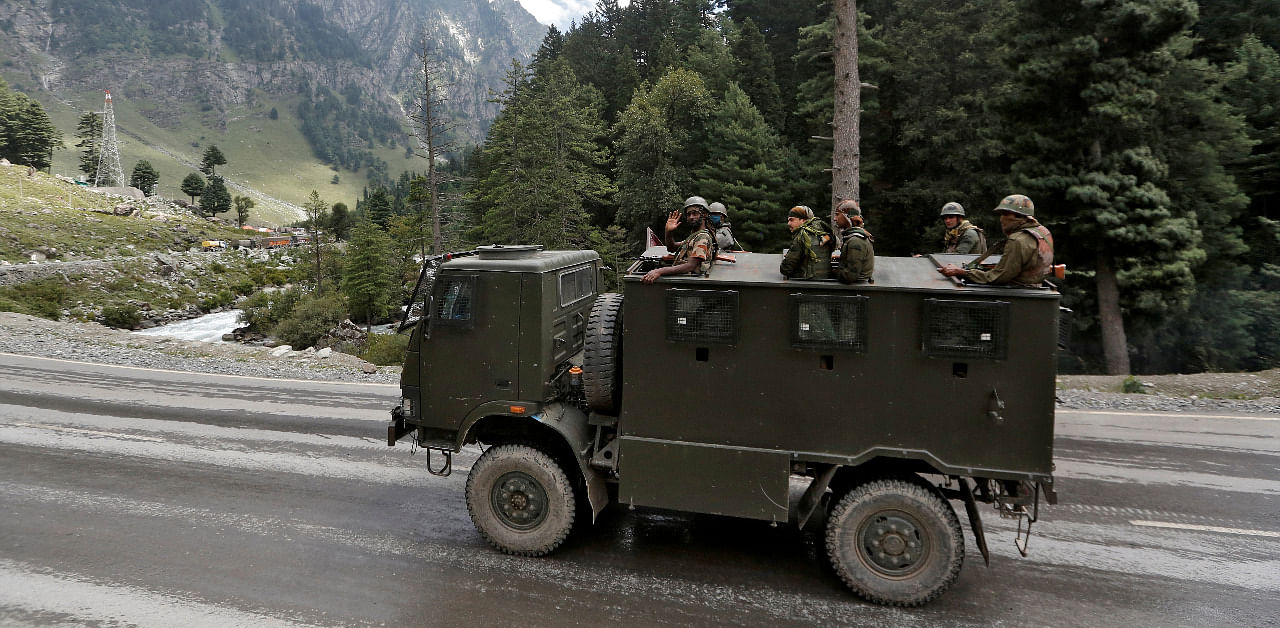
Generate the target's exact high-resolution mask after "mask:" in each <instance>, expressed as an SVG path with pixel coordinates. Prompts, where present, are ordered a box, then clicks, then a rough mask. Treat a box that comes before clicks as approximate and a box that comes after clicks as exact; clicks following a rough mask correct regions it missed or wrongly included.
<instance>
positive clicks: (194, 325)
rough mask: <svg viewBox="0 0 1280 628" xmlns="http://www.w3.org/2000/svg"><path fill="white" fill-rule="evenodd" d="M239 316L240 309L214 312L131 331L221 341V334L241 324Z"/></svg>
mask: <svg viewBox="0 0 1280 628" xmlns="http://www.w3.org/2000/svg"><path fill="white" fill-rule="evenodd" d="M239 317H240V310H228V311H226V312H214V313H213V314H205V315H204V316H201V317H199V318H192V319H187V320H185V321H178V322H176V323H169V324H168V325H161V326H159V327H152V328H151V329H144V330H142V331H135V332H133V333H135V334H142V335H144V336H172V337H174V338H181V339H183V340H199V341H201V342H222V334H229V333H231V330H233V329H235V328H237V327H240V326H241V325H242V323H240V322H239Z"/></svg>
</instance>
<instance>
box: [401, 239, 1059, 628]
mask: <svg viewBox="0 0 1280 628" xmlns="http://www.w3.org/2000/svg"><path fill="white" fill-rule="evenodd" d="M665 253H666V251H665V249H663V248H662V247H655V248H654V249H651V250H650V251H648V252H647V253H646V255H645V256H643V257H641V258H640V259H639V260H637V261H636V262H635V263H634V264H633V265H632V266H631V267H630V268H629V269H628V270H627V272H626V274H625V276H624V278H623V292H622V293H621V294H617V293H613V294H600V293H599V292H598V286H599V276H600V271H601V261H600V257H599V255H598V254H597V253H595V252H594V251H545V250H542V249H541V247H537V246H505V247H504V246H492V247H480V248H479V249H476V250H475V251H468V252H465V253H458V254H451V255H447V256H441V257H439V258H433V259H431V260H428V264H427V265H426V266H424V270H423V273H422V276H421V278H420V280H419V286H418V290H417V291H415V295H416V296H415V299H414V301H420V302H421V309H422V316H421V317H420V318H419V319H418V320H417V321H416V323H414V324H413V327H412V336H411V339H410V343H409V349H408V357H407V358H406V362H405V365H404V371H403V374H402V377H401V382H400V386H401V391H402V397H403V398H402V400H401V404H400V405H399V406H398V407H396V408H395V409H394V410H393V411H392V420H391V423H390V425H389V426H388V429H387V442H388V445H394V444H395V443H396V442H397V441H398V440H400V439H401V438H403V437H405V436H409V435H412V439H413V441H414V442H415V443H416V444H417V445H418V446H420V447H423V448H425V449H426V450H427V452H428V470H429V471H430V472H431V473H434V474H436V475H448V474H449V473H450V472H451V471H452V454H453V453H454V452H457V451H459V450H460V449H461V448H462V446H463V445H465V444H467V443H475V442H478V443H482V444H483V445H484V446H485V447H486V449H485V451H484V453H483V455H481V456H480V458H479V459H478V460H477V461H476V463H475V464H474V465H473V466H472V467H471V470H470V474H469V476H468V479H467V484H466V500H467V508H468V510H469V512H470V515H471V518H472V521H473V523H474V524H475V526H476V528H477V529H478V530H479V531H480V533H481V534H482V535H483V536H484V537H485V538H486V539H487V540H488V541H489V543H491V544H492V545H493V546H494V547H496V548H497V549H499V550H501V551H504V552H507V553H511V554H520V555H528V556H539V555H543V554H547V553H548V552H551V551H553V550H555V549H556V548H557V547H559V546H560V545H561V544H562V543H563V542H564V540H565V539H566V537H567V536H568V535H569V532H570V530H571V529H572V527H573V524H574V521H575V518H578V517H586V518H591V519H594V518H595V517H596V516H597V515H599V513H600V512H601V511H602V509H603V508H604V507H605V506H606V505H607V504H609V503H611V502H617V503H622V504H627V505H628V506H632V507H647V508H660V509H670V510H677V511H685V512H694V513H710V514H717V515H727V516H733V517H743V518H748V519H756V520H760V521H767V522H772V523H775V524H777V523H791V524H794V525H797V526H800V527H801V528H804V527H806V526H807V525H809V524H810V523H811V522H813V523H814V525H815V526H816V525H818V524H822V525H824V526H825V527H824V531H823V532H822V534H823V535H824V539H825V544H826V549H827V553H828V555H829V556H830V560H831V562H832V565H833V566H834V568H835V571H836V572H837V573H838V574H839V575H840V577H841V578H842V579H843V580H844V582H845V583H846V584H847V585H848V586H849V587H850V588H851V589H852V590H853V591H854V592H856V593H857V594H859V595H860V596H862V597H864V598H866V599H868V600H870V601H873V602H877V603H881V604H889V605H900V606H914V605H919V604H924V603H926V602H928V601H929V600H932V599H934V598H935V597H937V596H938V595H940V594H941V593H942V592H943V591H944V590H946V589H947V588H948V587H949V586H950V585H951V584H952V582H954V580H955V578H956V577H957V575H958V574H959V572H960V568H961V565H962V564H963V561H964V557H965V542H964V534H963V533H962V531H961V527H960V520H959V518H958V517H957V515H956V512H955V510H954V508H953V507H952V502H953V501H958V502H960V503H961V504H963V506H964V507H965V509H966V511H967V513H968V520H969V522H970V525H971V529H972V533H973V538H974V541H975V544H976V546H977V549H978V551H979V553H981V554H982V556H983V558H984V560H989V554H988V551H987V545H986V537H985V533H984V531H983V528H982V523H981V517H980V513H979V509H978V504H979V503H985V504H991V505H992V506H994V508H995V509H996V511H997V512H998V513H999V515H1000V516H1003V517H1011V518H1015V519H1018V520H1019V527H1018V532H1017V535H1016V537H1015V539H1014V542H1015V544H1017V546H1018V548H1019V550H1020V551H1022V552H1023V553H1024V555H1025V549H1026V538H1027V537H1028V536H1029V535H1030V529H1031V523H1033V522H1034V521H1036V519H1037V518H1038V516H1039V506H1040V501H1041V498H1042V497H1043V498H1044V499H1045V500H1046V501H1047V502H1048V503H1051V504H1052V503H1056V500H1057V498H1056V493H1055V491H1054V484H1053V427H1054V377H1055V370H1056V363H1057V360H1056V357H1057V351H1058V348H1059V342H1060V338H1061V335H1060V333H1059V324H1060V308H1059V294H1058V291H1057V290H1056V289H1055V288H1054V287H1053V286H1051V285H1048V284H1045V286H1043V287H1040V288H1034V289H1032V288H999V287H985V286H969V285H965V284H962V283H961V282H959V281H957V280H954V279H949V278H947V277H943V276H942V275H940V274H939V273H938V272H937V270H936V269H937V268H938V267H940V266H941V265H942V264H944V263H947V262H952V263H954V262H957V261H969V260H971V259H973V257H974V256H956V255H947V256H943V255H935V256H927V257H922V258H894V257H881V258H877V259H876V264H875V269H876V275H875V283H867V284H853V285H845V284H841V283H838V282H836V281H834V280H786V279H784V278H783V277H782V276H781V275H780V274H779V273H778V270H777V269H778V266H779V262H780V259H781V257H780V256H779V255H772V254H755V253H737V254H736V255H735V258H734V259H733V261H731V262H730V261H725V262H718V263H717V264H716V265H715V266H714V267H713V268H712V270H711V271H710V272H709V274H708V275H707V276H697V275H687V276H669V277H664V278H662V279H660V280H659V281H657V282H656V283H653V284H644V283H643V282H642V281H641V277H642V276H643V275H644V273H645V272H647V271H648V270H649V269H651V268H653V267H655V266H656V265H658V264H660V263H662V262H661V261H660V260H661V257H662V256H663V255H664V254H665ZM960 258H963V259H960ZM417 295H421V298H417ZM624 356H625V359H624ZM460 360H466V362H467V363H466V364H465V365H460V364H459V361H460ZM432 454H434V455H435V456H437V457H438V458H437V461H436V462H433V461H432ZM793 486H802V487H803V490H795V491H793V489H792V487H793Z"/></svg>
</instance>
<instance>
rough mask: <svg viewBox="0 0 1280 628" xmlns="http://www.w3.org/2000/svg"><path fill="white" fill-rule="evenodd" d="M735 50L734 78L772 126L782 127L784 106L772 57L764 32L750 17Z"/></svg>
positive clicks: (743, 24) (743, 26)
mask: <svg viewBox="0 0 1280 628" xmlns="http://www.w3.org/2000/svg"><path fill="white" fill-rule="evenodd" d="M732 49H733V56H734V59H735V60H736V61H737V63H736V72H735V73H734V80H735V81H737V83H738V86H739V87H741V88H742V91H744V92H746V93H747V95H748V96H750V97H751V102H752V103H753V104H754V105H755V108H756V109H758V110H759V111H760V113H761V114H763V115H764V118H765V120H768V121H769V124H770V125H772V126H773V127H774V128H775V129H781V128H783V126H784V122H785V109H784V108H783V104H782V96H781V95H780V94H779V92H778V81H777V80H776V79H775V78H774V74H773V68H774V65H773V58H772V57H771V56H770V54H769V48H768V47H767V46H766V45H765V43H764V35H762V34H760V29H759V28H756V23H755V22H753V21H752V20H751V19H750V18H748V19H747V20H746V21H745V22H743V23H742V28H740V29H739V30H738V33H737V35H736V36H735V37H734V38H733V46H732Z"/></svg>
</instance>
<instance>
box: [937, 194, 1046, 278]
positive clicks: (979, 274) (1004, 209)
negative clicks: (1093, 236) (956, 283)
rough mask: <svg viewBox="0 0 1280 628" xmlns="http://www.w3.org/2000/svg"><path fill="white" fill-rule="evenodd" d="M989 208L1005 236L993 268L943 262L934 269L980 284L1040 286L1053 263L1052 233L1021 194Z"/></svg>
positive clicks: (1007, 197) (1033, 205)
mask: <svg viewBox="0 0 1280 628" xmlns="http://www.w3.org/2000/svg"><path fill="white" fill-rule="evenodd" d="M992 211H994V212H995V213H996V214H998V215H999V216H1000V228H1001V230H1003V231H1004V234H1005V237H1006V239H1005V245H1004V251H1003V253H1002V255H1001V257H1000V262H999V263H997V264H996V266H995V268H992V269H991V270H981V269H969V268H964V267H961V266H956V265H955V264H947V265H946V266H943V267H942V268H939V269H938V271H939V272H941V273H942V274H944V275H946V276H948V277H964V278H966V279H968V280H969V281H972V282H975V283H982V284H990V285H997V286H999V285H1013V286H1038V285H1040V283H1041V282H1042V281H1043V280H1044V278H1045V277H1047V276H1049V271H1050V269H1051V267H1052V266H1053V235H1052V234H1050V233H1049V230H1048V229H1046V228H1045V227H1044V225H1041V224H1040V223H1039V222H1037V221H1036V219H1035V216H1034V215H1033V214H1034V212H1035V204H1034V203H1032V202H1031V199H1029V198H1027V197H1025V196H1023V195H1021V194H1011V195H1009V196H1006V197H1004V200H1002V201H1000V204H999V205H997V206H996V208H995V209H993V210H992ZM981 260H982V258H978V261H981Z"/></svg>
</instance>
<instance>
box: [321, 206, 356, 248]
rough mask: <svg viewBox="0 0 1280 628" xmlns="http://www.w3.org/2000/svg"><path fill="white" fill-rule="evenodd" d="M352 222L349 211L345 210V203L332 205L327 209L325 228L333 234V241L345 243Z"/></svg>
mask: <svg viewBox="0 0 1280 628" xmlns="http://www.w3.org/2000/svg"><path fill="white" fill-rule="evenodd" d="M352 226H353V220H352V217H351V211H350V209H348V208H347V204H346V203H334V204H333V207H331V208H329V224H328V225H326V228H327V229H328V230H329V233H332V234H333V237H334V239H335V240H339V241H345V240H346V239H347V237H348V236H349V235H350V233H351V227H352Z"/></svg>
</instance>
